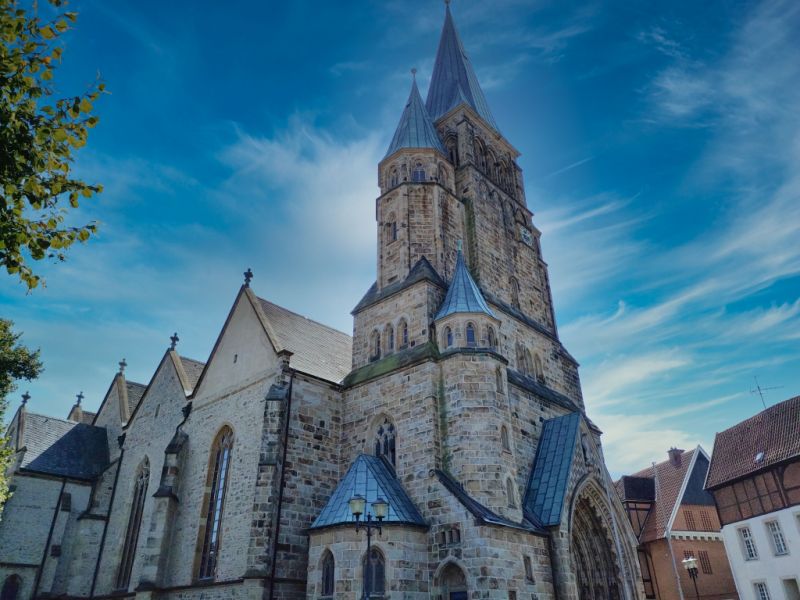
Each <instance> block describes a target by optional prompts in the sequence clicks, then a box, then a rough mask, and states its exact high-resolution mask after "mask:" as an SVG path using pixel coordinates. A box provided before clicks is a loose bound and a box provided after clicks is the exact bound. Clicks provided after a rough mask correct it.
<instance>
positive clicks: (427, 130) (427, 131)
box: [384, 69, 447, 158]
mask: <svg viewBox="0 0 800 600" xmlns="http://www.w3.org/2000/svg"><path fill="white" fill-rule="evenodd" d="M411 77H412V80H411V93H410V94H409V95H408V101H407V102H406V107H405V108H404V109H403V114H402V116H401V117H400V122H399V123H398V124H397V129H396V130H395V132H394V136H392V143H391V144H389V149H388V150H387V151H386V156H389V155H390V154H394V153H395V152H396V151H398V150H400V149H401V148H433V149H434V150H438V151H439V152H441V153H442V154H445V155H446V154H447V153H446V152H445V150H444V146H442V141H441V140H440V139H439V134H438V133H436V128H435V127H434V126H433V120H432V119H431V117H430V115H429V114H428V111H427V109H426V108H425V104H423V102H422V97H421V96H420V95H419V88H418V87H417V70H416V69H411ZM384 158H385V157H384Z"/></svg>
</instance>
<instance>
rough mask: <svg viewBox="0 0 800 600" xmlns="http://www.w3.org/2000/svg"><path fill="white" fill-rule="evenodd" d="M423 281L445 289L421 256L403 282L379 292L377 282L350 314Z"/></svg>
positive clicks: (385, 287) (442, 281)
mask: <svg viewBox="0 0 800 600" xmlns="http://www.w3.org/2000/svg"><path fill="white" fill-rule="evenodd" d="M423 280H424V281H430V282H431V283H433V284H435V285H438V286H439V287H440V288H442V289H446V288H447V283H446V282H445V280H444V279H442V277H441V276H440V275H439V273H437V272H436V269H434V268H433V265H431V263H430V262H428V259H427V258H425V257H424V256H423V257H422V258H420V259H419V260H418V261H417V262H416V263H415V264H414V266H413V267H412V268H411V270H410V271H409V272H408V276H407V277H406V278H405V279H404V280H403V281H395V282H394V283H390V284H389V285H387V286H384V287H383V288H382V289H381V290H378V282H375V283H373V284H372V285H371V286H370V288H369V289H368V290H367V293H366V294H364V297H363V298H361V300H359V302H358V304H356V307H355V308H354V309H353V310H352V311H351V314H356V313H357V312H359V311H360V310H363V309H364V308H366V307H367V306H371V305H372V304H375V303H376V302H378V301H379V300H383V299H384V298H388V297H389V296H391V295H392V294H396V293H398V292H401V291H403V290H404V289H406V288H407V287H410V286H411V285H413V284H415V283H417V282H419V281H423Z"/></svg>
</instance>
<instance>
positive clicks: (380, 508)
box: [349, 495, 389, 600]
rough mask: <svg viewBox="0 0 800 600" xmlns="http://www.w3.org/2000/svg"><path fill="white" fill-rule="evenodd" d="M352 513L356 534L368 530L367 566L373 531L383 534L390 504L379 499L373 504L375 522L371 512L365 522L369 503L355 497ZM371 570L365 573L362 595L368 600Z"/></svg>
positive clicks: (353, 498)
mask: <svg viewBox="0 0 800 600" xmlns="http://www.w3.org/2000/svg"><path fill="white" fill-rule="evenodd" d="M349 504H350V513H351V514H352V515H353V520H354V521H355V522H356V532H358V531H360V530H361V528H362V527H363V528H365V529H366V530H367V564H369V561H370V560H371V558H370V545H371V543H372V530H373V529H377V530H378V535H380V534H381V533H382V531H381V523H382V522H383V520H384V519H385V518H386V515H388V514H389V503H388V502H386V500H384V499H383V498H378V499H377V500H375V502H373V503H372V512H373V513H375V520H374V521H373V520H372V519H373V515H372V514H371V513H369V512H367V513H366V515H365V516H364V520H363V521H362V520H361V515H364V511H365V509H366V507H367V501H366V499H365V498H364V496H357V495H356V496H353V497H352V498H350V502H349ZM368 573H369V570H365V573H364V591H363V594H362V595H361V597H362V598H364V599H365V600H366V598H367V588H368V587H370V581H369V578H368Z"/></svg>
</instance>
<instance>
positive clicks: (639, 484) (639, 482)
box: [614, 475, 656, 502]
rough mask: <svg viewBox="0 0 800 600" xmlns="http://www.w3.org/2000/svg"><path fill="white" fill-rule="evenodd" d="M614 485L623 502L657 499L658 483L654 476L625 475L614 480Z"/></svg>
mask: <svg viewBox="0 0 800 600" xmlns="http://www.w3.org/2000/svg"><path fill="white" fill-rule="evenodd" d="M614 487H616V488H617V494H619V497H620V499H621V500H622V501H623V502H624V501H632V502H636V501H640V502H653V501H654V500H655V499H656V485H655V480H654V479H653V478H652V477H634V476H633V475H623V476H622V477H621V478H620V479H618V480H617V481H615V482H614Z"/></svg>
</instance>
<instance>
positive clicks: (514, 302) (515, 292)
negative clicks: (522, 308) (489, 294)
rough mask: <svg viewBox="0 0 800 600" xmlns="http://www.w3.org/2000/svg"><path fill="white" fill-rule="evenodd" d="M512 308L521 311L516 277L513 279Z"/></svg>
mask: <svg viewBox="0 0 800 600" xmlns="http://www.w3.org/2000/svg"><path fill="white" fill-rule="evenodd" d="M511 306H513V307H514V308H516V309H517V310H519V282H518V281H517V279H516V277H512V278H511Z"/></svg>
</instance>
